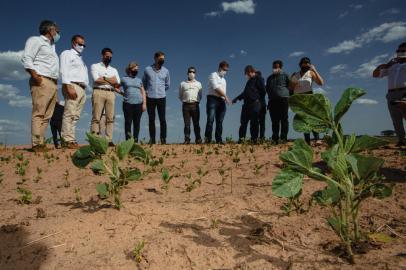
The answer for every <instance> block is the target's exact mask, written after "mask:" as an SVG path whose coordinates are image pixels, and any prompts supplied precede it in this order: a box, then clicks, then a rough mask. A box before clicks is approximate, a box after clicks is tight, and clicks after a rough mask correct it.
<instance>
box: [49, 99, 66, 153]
mask: <svg viewBox="0 0 406 270" xmlns="http://www.w3.org/2000/svg"><path fill="white" fill-rule="evenodd" d="M64 108H65V104H64V101H58V102H57V103H56V104H55V109H54V113H53V114H52V117H51V121H50V123H49V124H50V126H51V132H52V140H53V142H54V145H55V148H56V149H58V148H60V145H59V142H60V141H61V129H62V116H63V111H64ZM58 133H59V139H58Z"/></svg>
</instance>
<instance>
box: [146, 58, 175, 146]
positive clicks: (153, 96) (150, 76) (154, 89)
mask: <svg viewBox="0 0 406 270" xmlns="http://www.w3.org/2000/svg"><path fill="white" fill-rule="evenodd" d="M154 61H155V63H154V64H152V65H150V66H148V67H146V68H145V71H144V76H143V78H142V82H143V84H144V89H145V91H146V93H147V112H148V122H149V137H150V141H149V142H150V144H155V133H156V131H155V109H156V110H157V111H158V117H159V125H160V128H161V132H160V138H161V144H166V116H165V114H166V91H168V90H169V86H170V76H169V70H168V69H167V68H165V67H164V66H163V64H164V63H165V54H164V53H163V52H160V51H159V52H156V53H155V54H154Z"/></svg>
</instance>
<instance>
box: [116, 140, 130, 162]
mask: <svg viewBox="0 0 406 270" xmlns="http://www.w3.org/2000/svg"><path fill="white" fill-rule="evenodd" d="M133 145H134V139H133V138H130V139H128V140H126V141H123V142H121V143H120V144H119V145H118V147H117V156H118V158H119V159H120V160H123V159H124V158H125V157H126V156H127V155H128V153H130V151H131V149H132V148H133Z"/></svg>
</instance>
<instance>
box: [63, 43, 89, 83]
mask: <svg viewBox="0 0 406 270" xmlns="http://www.w3.org/2000/svg"><path fill="white" fill-rule="evenodd" d="M60 59H61V66H60V72H61V78H62V83H63V84H71V83H72V82H78V83H83V84H85V85H86V86H88V85H89V74H88V72H87V67H86V65H85V63H84V62H83V60H82V56H81V55H80V53H78V52H77V51H75V50H74V49H70V50H66V51H63V52H62V53H61V57H60Z"/></svg>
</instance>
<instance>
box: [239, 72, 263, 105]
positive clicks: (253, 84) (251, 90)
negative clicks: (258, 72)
mask: <svg viewBox="0 0 406 270" xmlns="http://www.w3.org/2000/svg"><path fill="white" fill-rule="evenodd" d="M264 95H265V85H264V82H263V81H262V80H261V79H260V78H258V77H256V76H255V77H252V78H251V79H249V80H248V81H247V83H246V84H245V88H244V91H243V92H242V93H241V94H240V95H239V96H237V97H236V99H237V100H242V99H243V100H244V103H246V104H250V103H253V102H255V101H260V99H261V96H264Z"/></svg>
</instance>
